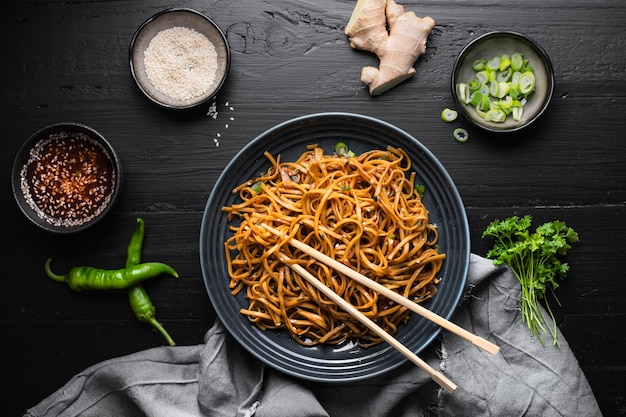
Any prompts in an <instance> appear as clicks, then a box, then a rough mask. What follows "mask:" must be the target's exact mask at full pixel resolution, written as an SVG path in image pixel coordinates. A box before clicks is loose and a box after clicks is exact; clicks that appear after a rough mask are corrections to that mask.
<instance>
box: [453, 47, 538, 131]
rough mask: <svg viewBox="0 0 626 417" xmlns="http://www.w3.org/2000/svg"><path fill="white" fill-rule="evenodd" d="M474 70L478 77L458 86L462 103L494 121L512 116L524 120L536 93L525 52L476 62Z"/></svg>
mask: <svg viewBox="0 0 626 417" xmlns="http://www.w3.org/2000/svg"><path fill="white" fill-rule="evenodd" d="M472 69H473V70H474V71H475V73H474V77H473V78H471V79H470V80H468V81H467V82H465V83H463V82H461V83H458V84H457V85H456V92H457V94H458V98H459V100H460V101H461V102H462V103H464V104H468V105H471V106H474V107H475V109H476V112H477V113H478V115H479V116H481V117H483V118H484V119H486V120H488V121H490V122H494V123H502V122H504V121H506V119H507V117H508V116H509V115H512V117H513V119H514V120H516V121H519V120H521V117H522V113H523V109H522V107H523V106H524V104H525V103H526V100H527V99H528V98H529V97H530V95H531V94H532V93H533V92H534V91H535V75H534V69H533V67H532V66H531V65H529V62H528V60H527V59H524V56H523V55H522V53H521V52H514V53H513V54H511V55H510V56H509V55H508V54H506V53H503V54H501V55H499V56H494V57H492V58H491V59H488V60H487V59H483V58H481V59H476V60H474V62H473V63H472Z"/></svg>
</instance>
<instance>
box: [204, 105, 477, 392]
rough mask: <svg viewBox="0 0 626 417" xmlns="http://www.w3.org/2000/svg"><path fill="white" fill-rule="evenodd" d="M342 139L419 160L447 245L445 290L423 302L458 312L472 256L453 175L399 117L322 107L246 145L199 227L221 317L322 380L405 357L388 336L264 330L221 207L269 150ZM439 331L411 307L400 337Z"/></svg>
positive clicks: (261, 166) (356, 374)
mask: <svg viewBox="0 0 626 417" xmlns="http://www.w3.org/2000/svg"><path fill="white" fill-rule="evenodd" d="M339 140H341V141H343V142H345V143H346V144H347V145H348V146H349V147H350V149H351V150H353V151H354V152H355V153H357V154H360V153H363V152H365V151H367V150H371V149H386V148H387V146H388V145H391V146H394V147H398V148H402V149H403V150H404V151H406V152H407V154H408V155H409V157H410V159H411V161H412V169H411V170H412V171H415V172H416V174H417V175H416V183H419V184H422V185H424V186H425V188H426V193H425V195H424V199H423V201H424V205H425V206H426V208H427V209H428V210H429V212H430V222H431V223H434V224H436V225H437V227H438V231H439V248H440V252H444V253H446V260H444V264H443V267H442V270H441V272H440V274H439V277H440V278H441V282H440V283H439V284H438V292H437V294H436V295H435V296H434V298H433V299H431V300H430V301H428V302H426V303H424V304H423V305H424V307H426V308H428V309H430V310H432V311H433V312H435V313H437V314H439V315H440V316H442V317H445V318H449V317H450V316H451V315H452V313H453V312H454V309H455V308H456V306H457V304H458V301H459V299H460V297H461V293H462V290H463V287H464V284H465V279H466V277H467V272H468V268H469V256H470V243H469V226H468V222H467V216H466V214H465V209H464V206H463V203H462V201H461V198H460V195H459V193H458V191H457V189H456V186H455V185H454V183H453V181H452V179H451V178H450V176H449V175H448V173H447V172H446V170H445V169H444V168H443V166H442V165H441V164H440V162H439V161H438V160H437V159H436V157H435V156H434V155H433V154H432V153H431V152H430V151H429V150H428V149H427V148H425V147H424V146H423V145H422V144H421V143H420V142H419V141H417V139H415V138H414V137H412V136H411V135H409V134H407V133H406V132H404V131H402V130H400V129H398V128H396V127H395V126H393V125H390V124H388V123H386V122H384V121H381V120H378V119H374V118H371V117H367V116H362V115H357V114H351V113H320V114H313V115H308V116H302V117H299V118H296V119H292V120H289V121H286V122H284V123H281V124H279V125H277V126H276V127H273V128H271V129H269V130H268V131H266V132H264V133H262V134H261V135H259V136H258V137H256V138H255V139H254V140H253V141H251V142H250V143H249V144H248V145H246V146H245V147H244V148H243V149H242V150H241V151H240V152H239V153H238V154H237V155H236V156H235V158H233V160H232V161H231V162H230V163H229V164H228V165H227V167H226V168H225V170H224V171H223V172H222V174H221V175H220V177H219V178H218V180H217V182H216V184H215V186H214V187H213V189H212V191H211V194H210V196H209V198H208V200H207V204H206V206H205V210H204V214H203V219H202V226H201V231H200V261H201V268H202V274H203V279H204V282H205V287H206V289H207V293H208V295H209V298H210V300H211V302H212V305H213V307H214V308H215V310H216V312H217V314H218V317H219V318H220V320H221V322H222V323H223V324H224V326H225V327H226V329H227V330H228V331H229V332H230V333H231V335H232V336H233V337H234V338H235V339H236V340H237V341H238V342H239V343H240V344H241V345H242V346H243V347H244V348H246V349H247V350H248V351H249V352H250V353H252V354H253V355H254V356H256V357H257V358H259V359H260V360H262V361H263V362H265V363H266V364H268V365H270V366H272V367H274V368H276V369H278V370H280V371H282V372H285V373H287V374H290V375H293V376H296V377H299V378H303V379H307V380H313V381H322V382H347V381H356V380H362V379H366V378H370V377H373V376H376V375H379V374H382V373H385V372H388V371H390V370H392V369H394V368H397V367H398V366H400V365H402V364H404V363H405V362H406V358H405V357H404V356H403V355H402V354H401V353H399V352H397V351H396V350H395V349H393V348H392V347H391V346H389V345H388V344H385V343H383V344H379V345H375V346H372V347H369V348H361V347H359V346H357V345H356V343H354V341H352V340H350V341H347V342H344V343H341V344H340V345H318V346H315V347H312V348H311V347H305V346H302V345H300V344H298V343H297V342H296V341H294V340H293V339H292V338H291V336H290V335H289V334H288V332H287V331H286V330H285V331H280V330H277V331H272V330H266V331H263V330H260V329H259V328H258V327H257V326H256V325H255V324H253V323H251V322H250V321H249V320H248V319H247V318H246V317H244V316H243V315H242V314H240V309H241V308H245V307H247V300H246V298H245V294H243V292H242V293H240V294H238V295H237V296H233V295H231V293H230V288H229V282H230V277H229V274H228V267H227V263H226V253H225V247H224V242H225V241H226V240H227V239H228V238H229V237H230V236H232V232H231V231H230V228H229V227H230V223H229V222H228V220H227V214H226V213H225V212H223V211H222V207H224V206H230V205H232V204H235V203H237V202H239V196H238V195H233V194H232V193H231V191H232V189H233V188H235V187H236V186H238V185H239V184H241V183H243V182H244V181H246V180H249V179H251V178H254V177H256V176H258V174H259V173H260V172H264V171H266V170H267V168H268V167H269V161H268V160H267V158H266V157H265V156H264V152H265V151H267V152H269V153H270V154H272V155H273V156H275V157H276V156H277V155H279V154H280V155H281V160H282V161H294V160H296V159H297V158H298V157H299V156H300V155H301V154H302V153H303V152H304V151H305V150H306V148H307V145H311V144H318V145H319V146H320V147H321V148H323V149H324V150H325V152H326V153H331V152H332V150H333V147H334V145H335V144H336V142H338V141H339ZM439 332H440V328H439V327H438V326H437V325H435V324H434V323H432V322H430V321H428V320H426V319H424V318H423V317H420V316H418V315H416V314H413V313H412V314H411V316H410V320H409V322H408V324H406V325H401V326H400V327H399V328H398V331H397V333H396V334H395V335H394V337H396V339H398V340H399V341H400V342H401V343H403V344H404V345H405V346H407V347H408V348H409V349H410V350H411V351H413V352H415V353H416V354H417V353H419V352H420V351H421V350H423V349H424V348H425V347H426V346H428V345H429V344H430V343H431V342H432V341H433V340H434V339H435V338H436V336H437V335H438V334H439Z"/></svg>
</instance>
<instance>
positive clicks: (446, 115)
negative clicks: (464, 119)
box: [441, 107, 459, 122]
mask: <svg viewBox="0 0 626 417" xmlns="http://www.w3.org/2000/svg"><path fill="white" fill-rule="evenodd" d="M458 115H459V113H458V112H457V111H456V110H453V109H449V108H447V107H446V108H445V109H443V110H442V111H441V120H443V121H444V122H453V121H455V120H456V118H457V116H458Z"/></svg>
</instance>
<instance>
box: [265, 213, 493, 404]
mask: <svg viewBox="0 0 626 417" xmlns="http://www.w3.org/2000/svg"><path fill="white" fill-rule="evenodd" d="M262 226H263V227H264V228H265V229H266V230H268V231H269V232H271V233H272V234H274V235H276V236H281V237H282V236H284V235H283V233H282V232H280V231H279V230H277V229H274V228H273V227H271V226H268V225H266V224H262ZM288 243H289V244H290V245H292V246H293V247H295V248H296V249H299V250H300V251H302V252H304V253H306V254H307V255H309V256H311V257H312V258H315V259H317V260H318V261H320V262H322V263H323V264H325V265H327V266H330V267H331V268H333V269H335V270H336V271H337V272H341V273H343V274H344V275H346V276H348V277H350V278H352V279H353V280H355V281H356V282H358V283H360V284H362V285H364V286H366V287H368V288H370V289H373V290H374V291H377V292H378V293H380V294H382V295H384V296H385V297H387V298H389V299H390V300H392V301H394V302H396V303H398V304H400V305H402V306H404V307H406V308H408V309H409V310H411V311H413V312H415V313H417V314H419V315H421V316H422V317H424V318H426V319H428V320H430V321H432V322H433V323H435V324H437V325H439V326H440V327H442V328H444V329H446V330H448V331H450V332H452V333H454V334H456V335H457V336H460V337H462V338H464V339H466V340H468V341H470V342H471V343H472V344H474V345H475V346H477V347H479V348H481V349H483V350H485V351H487V352H489V353H491V354H492V355H497V354H498V352H499V351H500V348H499V347H498V346H496V345H494V344H493V343H491V342H489V341H488V340H486V339H484V338H482V337H479V336H476V335H474V334H473V333H470V332H469V331H467V330H465V329H463V328H462V327H460V326H458V325H456V324H454V323H452V322H450V321H448V320H446V319H444V318H443V317H441V316H439V315H438V314H435V313H433V312H432V311H430V310H428V309H426V308H424V307H422V306H421V305H419V304H416V303H414V302H412V301H410V300H408V299H406V298H405V297H403V296H402V295H400V294H398V293H396V292H394V291H391V290H390V289H388V288H386V287H384V286H383V285H381V284H379V283H377V282H376V281H373V280H371V279H369V278H367V277H366V276H364V275H361V274H360V273H359V272H357V271H356V270H354V269H352V268H349V267H348V266H346V265H344V264H342V263H340V262H339V261H337V260H335V259H333V258H331V257H329V256H328V255H326V254H324V253H322V252H319V251H318V250H316V249H313V248H312V247H310V246H309V245H307V244H305V243H303V242H300V241H299V240H297V239H293V238H290V239H289V240H288ZM279 257H280V259H281V261H282V262H284V263H286V264H287V265H288V266H289V267H290V268H291V269H293V270H294V271H295V272H297V273H298V274H300V275H301V276H302V277H303V278H304V279H306V280H307V282H309V283H310V284H311V285H313V286H314V287H315V288H317V289H318V290H319V291H320V292H322V293H323V294H324V295H326V296H327V297H328V298H329V299H330V300H332V301H333V302H334V303H335V304H337V305H338V306H339V307H341V308H342V309H344V310H345V311H347V312H348V313H349V314H350V315H352V316H353V317H354V318H355V319H357V320H359V321H360V322H361V323H362V324H363V325H365V326H366V327H367V328H368V329H370V330H371V331H373V332H374V333H376V334H377V335H378V336H380V337H381V338H382V339H383V340H385V341H386V342H387V343H389V344H390V345H391V346H392V347H393V348H395V349H396V350H398V351H399V352H400V353H401V354H403V355H404V356H405V357H406V358H407V359H409V360H410V361H411V362H413V363H414V364H415V365H417V366H418V367H420V368H421V369H422V370H424V371H425V372H426V373H428V374H429V375H430V377H431V378H432V379H433V381H435V382H436V383H438V384H439V385H440V386H441V387H442V388H444V389H445V390H446V391H448V392H453V391H454V390H455V389H456V385H455V384H454V383H453V382H452V381H450V380H449V379H448V378H446V377H445V376H444V375H443V374H442V373H441V372H439V371H436V370H435V369H433V368H432V367H431V366H430V365H428V364H427V363H426V362H424V361H423V360H422V359H420V358H419V357H418V356H417V355H415V354H414V353H413V352H411V351H410V350H409V349H408V348H407V347H406V346H404V345H403V344H402V343H400V342H399V341H398V340H396V339H395V338H394V337H393V336H391V335H390V334H389V333H387V332H386V331H385V330H383V329H382V328H381V327H380V326H378V325H377V324H376V323H374V322H373V321H372V320H370V319H369V318H368V317H366V316H365V315H364V314H363V313H361V312H360V311H358V310H357V309H356V308H355V307H354V306H353V305H352V304H350V303H348V302H347V301H345V300H344V299H343V298H341V297H340V296H339V295H337V294H336V293H335V292H334V291H333V290H331V289H330V288H328V287H326V286H325V285H324V284H323V283H321V282H320V281H319V280H318V279H317V278H315V277H314V276H313V275H312V274H311V273H309V272H308V271H307V270H306V269H305V268H303V267H302V266H301V265H299V264H295V263H290V262H288V261H289V260H290V258H289V257H287V255H284V254H282V253H279Z"/></svg>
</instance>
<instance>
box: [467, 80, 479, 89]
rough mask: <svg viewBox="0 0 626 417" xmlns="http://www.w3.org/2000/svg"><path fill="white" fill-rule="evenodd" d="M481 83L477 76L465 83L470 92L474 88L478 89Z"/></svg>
mask: <svg viewBox="0 0 626 417" xmlns="http://www.w3.org/2000/svg"><path fill="white" fill-rule="evenodd" d="M481 85H482V83H481V82H480V80H479V79H478V78H472V79H471V80H470V81H469V82H468V83H467V88H469V90H470V91H471V92H474V91H476V90H478V89H479V88H480V86H481Z"/></svg>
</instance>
